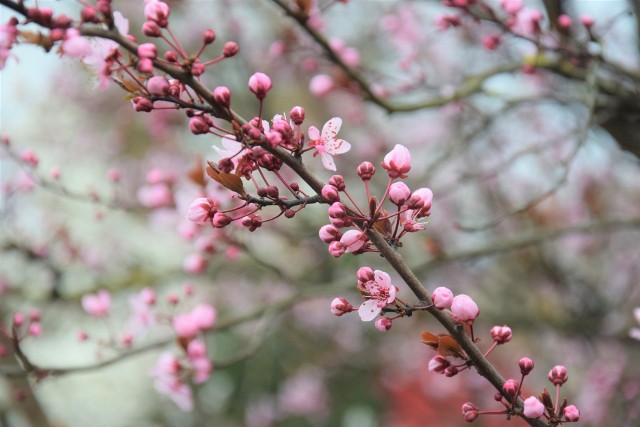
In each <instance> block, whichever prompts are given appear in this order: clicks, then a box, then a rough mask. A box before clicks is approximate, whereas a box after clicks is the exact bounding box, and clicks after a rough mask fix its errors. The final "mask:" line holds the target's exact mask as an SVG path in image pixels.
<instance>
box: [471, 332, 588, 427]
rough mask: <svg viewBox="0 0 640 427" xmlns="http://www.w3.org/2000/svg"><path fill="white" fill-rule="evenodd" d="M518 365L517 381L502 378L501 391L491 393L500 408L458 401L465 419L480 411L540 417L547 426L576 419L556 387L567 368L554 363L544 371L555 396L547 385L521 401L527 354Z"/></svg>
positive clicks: (564, 378)
mask: <svg viewBox="0 0 640 427" xmlns="http://www.w3.org/2000/svg"><path fill="white" fill-rule="evenodd" d="M497 328H499V327H497ZM494 329H495V328H494ZM497 335H499V332H498V331H497V330H496V331H495V334H494V333H493V330H492V336H494V340H495V337H496V336H497ZM518 366H519V367H520V373H521V379H520V382H518V381H516V380H515V379H508V380H506V381H505V383H504V384H503V386H502V390H501V393H496V394H495V396H494V399H495V401H496V402H500V403H501V404H502V406H503V407H504V409H502V410H499V411H495V410H493V411H481V410H479V409H478V407H477V406H476V405H474V404H473V403H471V402H467V403H465V404H463V405H462V414H463V416H464V419H465V421H467V422H472V421H474V420H475V419H476V418H478V416H479V415H482V414H485V415H507V416H508V417H509V416H513V415H518V416H523V417H526V418H532V419H537V418H541V417H544V418H545V419H546V420H547V422H548V423H549V425H551V426H558V425H560V424H563V423H566V422H576V421H578V420H579V419H580V411H579V410H578V408H576V407H575V406H574V405H568V404H567V400H566V399H563V401H562V402H560V387H561V386H562V385H563V384H564V383H565V382H566V381H567V378H568V377H567V369H566V368H565V367H564V366H560V365H558V366H555V367H553V368H552V369H551V370H550V371H549V374H548V379H549V381H551V383H552V384H553V385H554V386H555V387H556V396H555V400H553V399H552V398H551V395H550V394H549V392H548V391H547V389H544V390H543V392H542V393H541V394H540V396H539V397H536V396H530V397H528V398H526V399H524V400H523V401H519V399H520V398H522V397H523V396H522V393H521V391H522V384H523V383H524V379H525V377H526V376H527V375H529V373H531V371H532V370H533V367H534V363H533V360H531V359H530V358H528V357H523V358H521V359H520V360H519V361H518Z"/></svg>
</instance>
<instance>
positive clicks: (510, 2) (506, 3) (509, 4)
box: [500, 0, 524, 15]
mask: <svg viewBox="0 0 640 427" xmlns="http://www.w3.org/2000/svg"><path fill="white" fill-rule="evenodd" d="M500 6H501V7H502V9H503V10H504V11H505V12H507V13H508V14H510V15H517V14H518V12H520V11H521V10H522V9H523V8H524V3H523V2H522V0H500Z"/></svg>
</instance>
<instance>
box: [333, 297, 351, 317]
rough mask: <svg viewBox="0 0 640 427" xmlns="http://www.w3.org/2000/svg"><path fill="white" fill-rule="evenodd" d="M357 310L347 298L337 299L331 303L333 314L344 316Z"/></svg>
mask: <svg viewBox="0 0 640 427" xmlns="http://www.w3.org/2000/svg"><path fill="white" fill-rule="evenodd" d="M354 310H355V308H353V306H352V305H351V304H350V303H349V301H347V300H346V299H345V298H335V299H334V300H333V301H331V314H333V315H335V316H342V315H344V314H347V313H350V312H352V311H354Z"/></svg>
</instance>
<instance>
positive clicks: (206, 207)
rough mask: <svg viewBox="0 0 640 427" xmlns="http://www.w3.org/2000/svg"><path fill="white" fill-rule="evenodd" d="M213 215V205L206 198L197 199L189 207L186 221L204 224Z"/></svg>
mask: <svg viewBox="0 0 640 427" xmlns="http://www.w3.org/2000/svg"><path fill="white" fill-rule="evenodd" d="M215 213H216V207H215V203H214V202H213V201H212V200H210V199H207V198H206V197H199V198H197V199H195V200H194V201H193V202H192V203H191V205H190V206H189V210H188V212H187V219H188V220H189V221H191V222H195V223H196V224H206V223H207V222H209V221H210V220H211V218H212V217H213V215H214V214H215Z"/></svg>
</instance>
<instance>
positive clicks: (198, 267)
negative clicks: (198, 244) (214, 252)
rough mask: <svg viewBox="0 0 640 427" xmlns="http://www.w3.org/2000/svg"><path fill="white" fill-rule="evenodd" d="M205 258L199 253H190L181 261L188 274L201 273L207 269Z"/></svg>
mask: <svg viewBox="0 0 640 427" xmlns="http://www.w3.org/2000/svg"><path fill="white" fill-rule="evenodd" d="M207 264H208V262H207V259H206V258H205V257H203V256H202V255H201V254H191V255H189V256H188V257H186V258H185V260H184V262H183V263H182V267H183V268H184V271H186V272H187V273H189V274H202V273H204V271H205V270H206V269H207Z"/></svg>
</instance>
